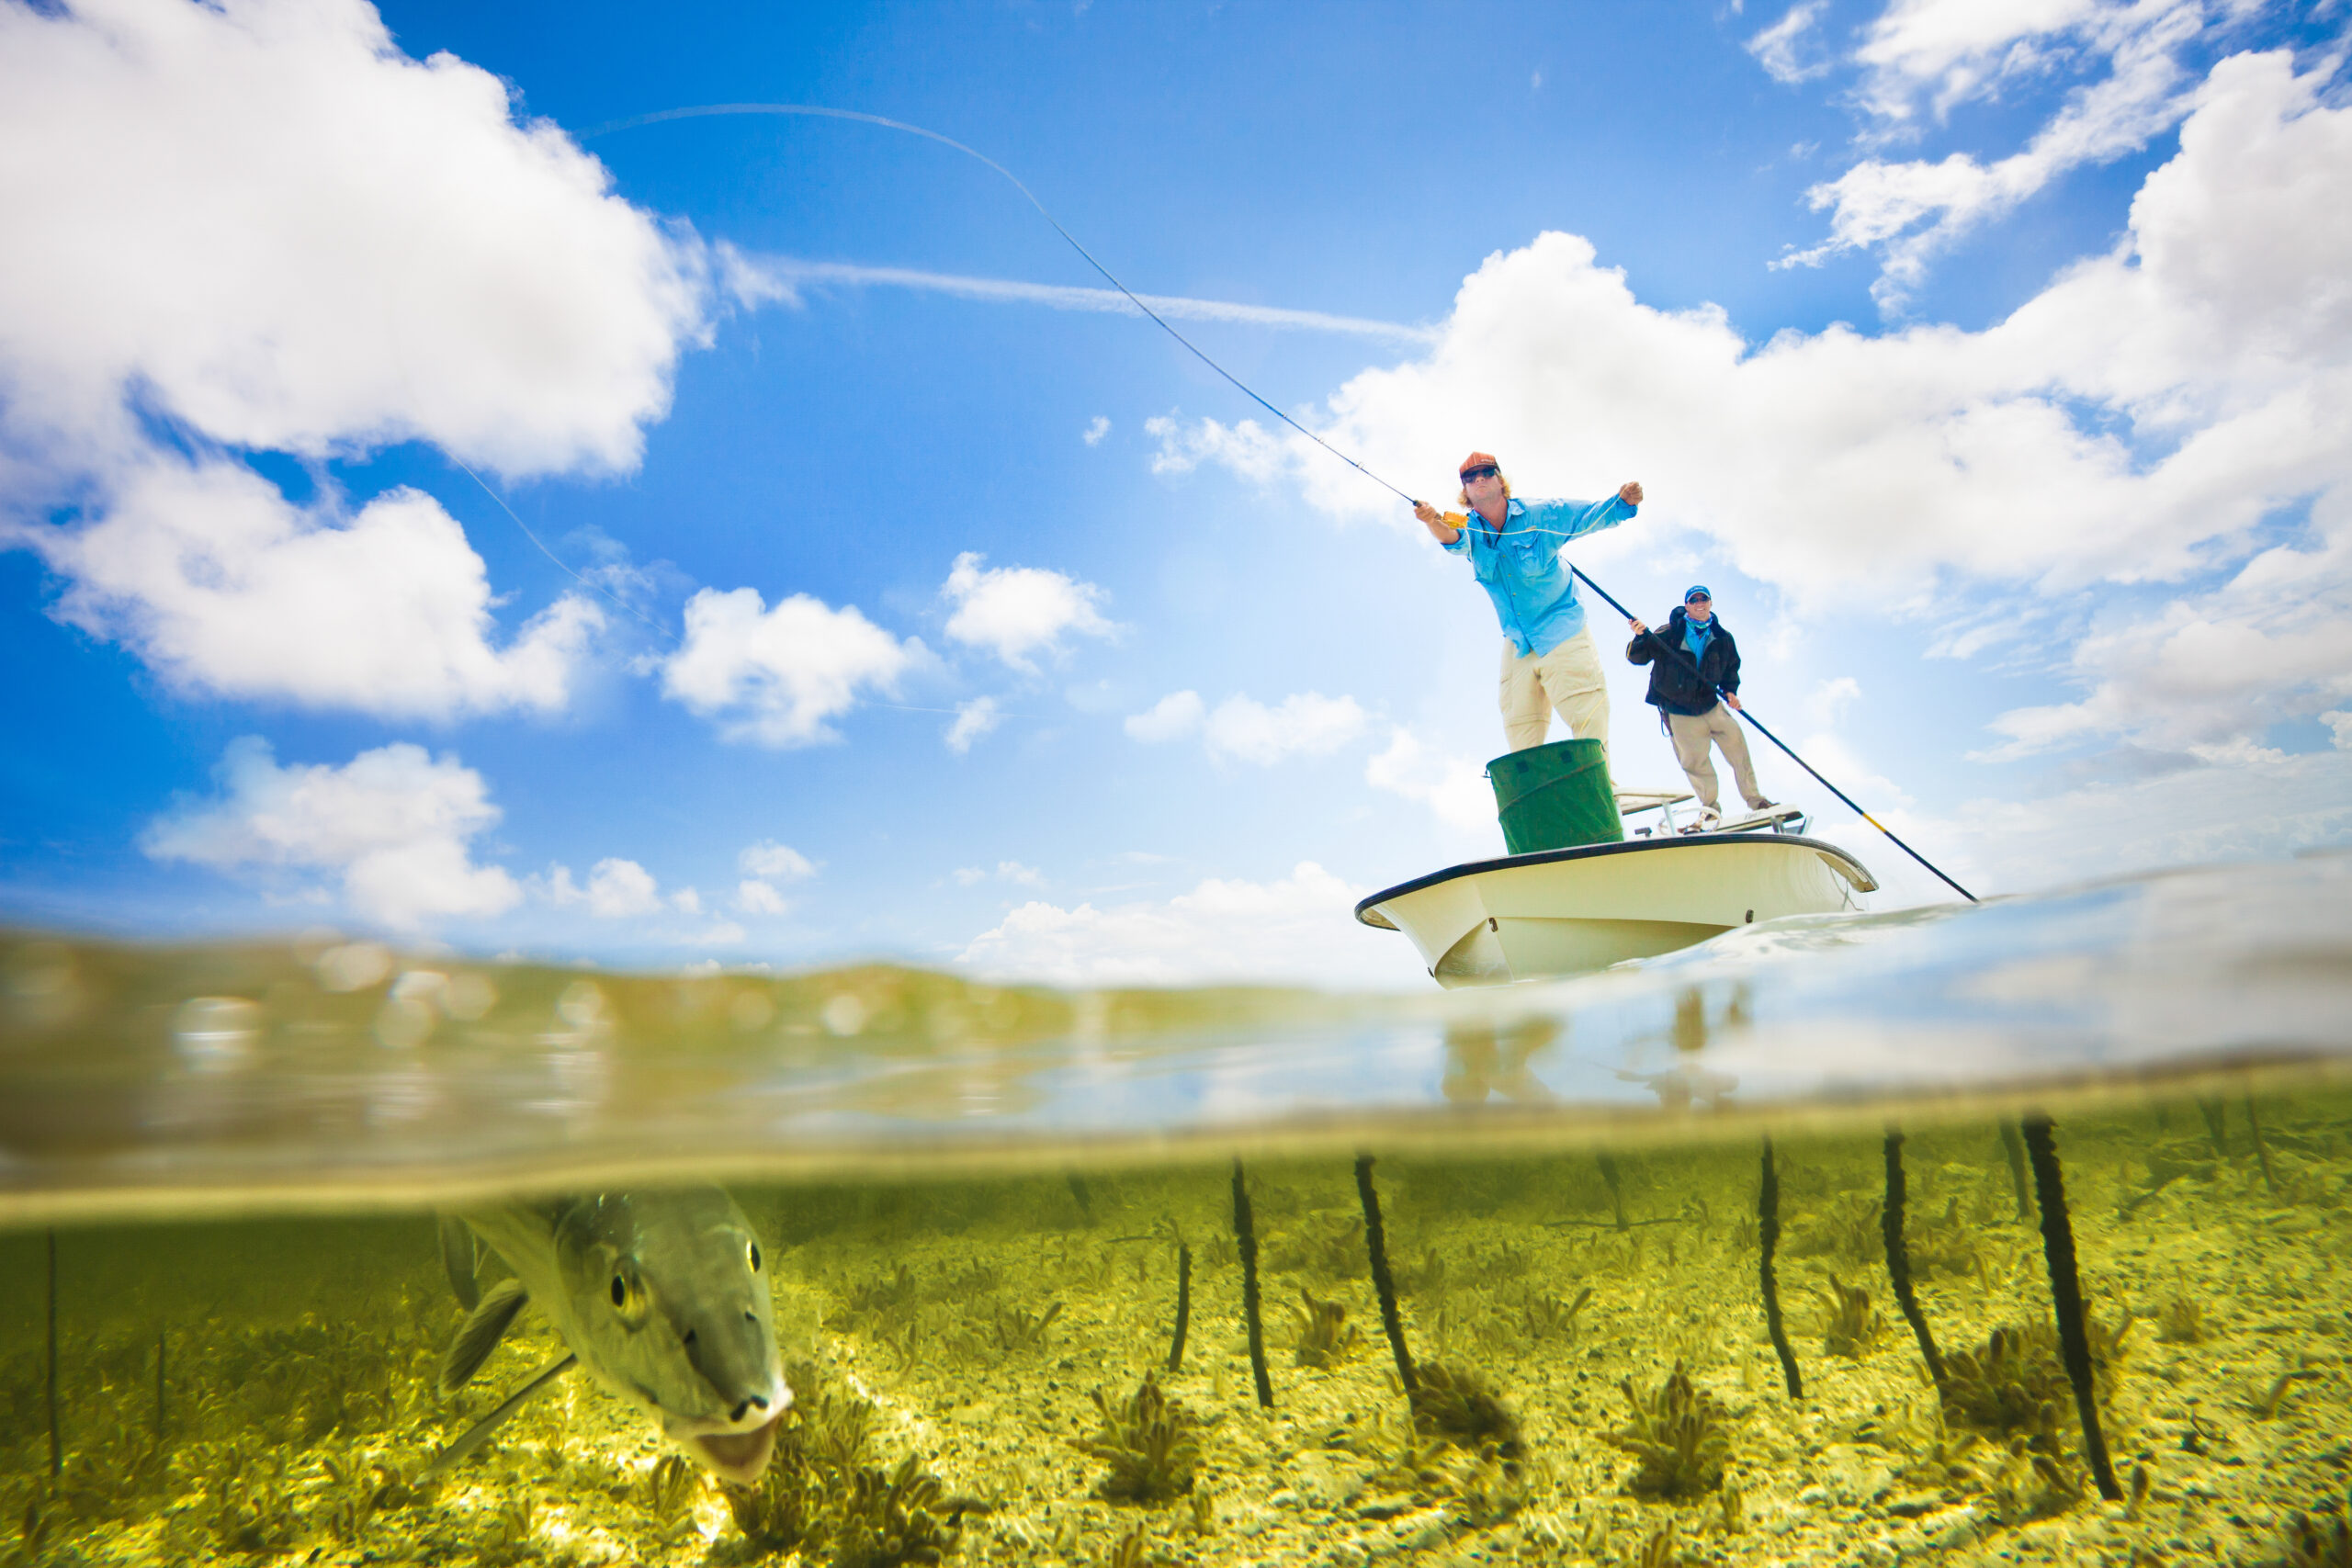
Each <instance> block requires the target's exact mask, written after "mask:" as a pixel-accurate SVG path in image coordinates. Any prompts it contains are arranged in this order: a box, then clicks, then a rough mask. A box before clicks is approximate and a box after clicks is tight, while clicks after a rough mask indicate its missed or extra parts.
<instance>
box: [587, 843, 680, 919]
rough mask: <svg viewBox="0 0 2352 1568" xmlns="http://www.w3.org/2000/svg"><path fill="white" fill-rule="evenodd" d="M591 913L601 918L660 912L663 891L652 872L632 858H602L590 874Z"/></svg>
mask: <svg viewBox="0 0 2352 1568" xmlns="http://www.w3.org/2000/svg"><path fill="white" fill-rule="evenodd" d="M587 899H588V912H589V913H590V914H592V915H594V916H596V917H597V918H598V919H606V920H617V919H624V918H626V917H628V916H630V915H651V914H657V913H659V912H660V911H661V908H662V894H661V891H660V889H659V888H658V887H657V886H655V885H654V881H653V874H652V873H651V872H649V871H647V870H646V869H645V868H644V867H643V866H641V865H639V864H638V863H636V862H635V861H633V860H621V859H618V858H616V857H614V858H607V859H605V860H600V861H598V862H597V863H596V864H595V866H594V869H592V870H591V871H590V872H589V873H588V887H587Z"/></svg>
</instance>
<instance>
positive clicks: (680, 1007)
mask: <svg viewBox="0 0 2352 1568" xmlns="http://www.w3.org/2000/svg"><path fill="white" fill-rule="evenodd" d="M1351 937H1352V938H1360V939H1361V940H1366V941H1378V940H1381V937H1380V934H1379V933H1376V932H1371V931H1362V932H1351ZM2347 1018H2352V858H2346V857H2341V856H2338V857H2327V858H2315V859H2310V860H2303V861H2298V862H2293V863H2286V864H2281V865H2268V866H2245V867H2228V868H2220V869H2212V870H2207V871H2202V872H2197V873H2192V874H2170V875H2165V876H2158V877H2151V878H2144V879H2140V880H2134V881H2126V882H2120V883H2115V884H2111V885H2105V886H2094V887H2089V888H2086V889H2080V890H2076V891H2073V892H2069V893H2063V894H2056V895H2052V896H2048V897H2039V898H2030V899H2016V900H2008V901H2004V902H1999V903H1995V904H1990V905H1986V906H1984V907H1981V908H1951V907H1945V908H1936V909H1931V910H1913V911H1903V912H1897V913H1894V914H1889V915H1877V916H1860V917H1850V916H1849V917H1819V918H1805V919H1795V920H1789V921H1782V922H1776V923H1773V924H1768V925H1761V926H1755V927H1748V928H1744V929H1742V930H1740V931H1734V932H1730V933H1727V934H1726V935H1725V936H1724V937H1722V938H1720V939H1718V940H1716V941H1715V942H1709V943H1706V944H1704V945H1703V946H1702V947H1699V948H1695V949H1692V950H1690V951H1688V952H1685V953H1677V954H1673V955H1670V956H1668V957H1666V958H1661V959H1656V960H1651V961H1649V962H1647V963H1644V964H1629V965H1625V966H1623V967H1621V968H1620V969H1617V970H1612V971H1610V972H1607V973H1604V974H1601V975H1598V976H1589V977H1587V978H1584V979H1579V980H1574V981H1566V982H1559V983H1555V984H1549V985H1542V986H1521V987H1509V988H1507V989H1505V990H1502V991H1498V992H1480V993H1467V994H1458V995H1443V994H1438V993H1434V992H1425V993H1413V994H1404V995H1396V996H1376V995H1375V996H1329V995H1321V994H1317V993H1312V992H1305V991H1284V990H1275V989H1266V988H1255V989H1253V988H1226V989H1203V990H1191V991H1140V990H1137V991H1094V992H1057V991H1052V990H1047V989H1045V988H1042V987H1013V986H986V985H979V984H975V983H972V982H968V981H966V980H962V979H959V978H956V977H953V976H944V975H936V974H926V973H922V972H920V971H913V970H905V969H897V968H890V967H887V966H869V967H865V968H857V969H847V970H839V971H832V972H827V973H821V974H812V975H806V976H793V977H787V978H775V977H770V976H762V975H714V976H659V975H616V974H588V973H582V972H581V971H579V970H576V969H558V968H552V967H545V966H534V965H527V964H495V965H494V964H474V963H470V962H464V961H458V960H452V959H450V958H448V957H446V956H436V957H432V958H424V959H420V958H410V957H406V956H404V955H401V954H398V953H393V952H391V951H390V950H389V949H387V948H385V947H383V946H381V945H379V944H377V943H374V942H344V941H339V940H325V939H319V940H305V941H300V942H290V943H289V942H256V943H253V944H248V945H229V944H222V945H214V946H207V947H199V948H179V949H172V948H138V947H127V946H115V945H107V944H103V943H96V942H66V941H60V940H56V939H52V938H44V937H40V936H34V935H19V936H17V937H15V938H13V939H0V1221H5V1220H6V1218H7V1217H9V1216H14V1217H15V1218H16V1219H17V1221H18V1222H19V1223H23V1222H27V1221H30V1220H34V1219H38V1218H40V1217H42V1216H62V1215H67V1214H74V1213H84V1214H88V1213H108V1212H110V1213H138V1212H149V1213H152V1212H153V1211H154V1210H155V1208H156V1207H157V1206H158V1205H159V1204H162V1205H164V1206H169V1205H171V1204H175V1203H176V1204H186V1203H199V1202H210V1203H225V1204H231V1205H235V1206H244V1207H248V1208H250V1207H252V1206H254V1205H264V1206H284V1205H288V1204H308V1205H311V1206H316V1205H317V1204H320V1203H322V1202H353V1201H371V1202H381V1201H398V1200H399V1198H400V1196H401V1194H402V1193H407V1194H409V1195H410V1197H411V1198H412V1200H413V1199H414V1198H417V1197H421V1196H425V1195H429V1194H434V1193H438V1192H444V1191H447V1190H450V1189H451V1188H452V1187H457V1186H471V1187H473V1188H477V1189H478V1188H480V1187H481V1186H482V1185H483V1184H484V1183H488V1184H491V1185H498V1184H503V1183H510V1182H514V1181H517V1180H537V1181H541V1182H553V1183H558V1184H566V1185H577V1184H579V1183H581V1182H583V1181H594V1180H609V1179H623V1178H624V1177H625V1178H627V1179H641V1178H642V1177H644V1176H645V1175H647V1174H649V1173H662V1172H666V1173H668V1174H670V1175H672V1176H673V1177H676V1176H682V1175H685V1174H688V1173H693V1172H699V1171H706V1170H707V1171H713V1172H717V1173H721V1174H733V1175H741V1174H744V1173H747V1172H755V1171H759V1170H763V1169H765V1170H769V1171H773V1172H777V1173H785V1172H809V1171H816V1170H823V1169H828V1168H836V1167H839V1166H842V1165H850V1166H855V1165H858V1164H861V1163H865V1162H872V1161H875V1160H886V1161H888V1162H890V1163H892V1164H894V1165H907V1164H910V1163H911V1164H917V1165H919V1164H922V1162H924V1161H927V1160H933V1159H938V1158H943V1157H944V1158H949V1159H953V1160H957V1161H960V1162H962V1163H964V1164H965V1165H967V1166H968V1165H969V1164H970V1163H971V1161H973V1160H974V1159H976V1158H979V1157H981V1156H1010V1157H1017V1158H1025V1159H1028V1160H1029V1161H1030V1162H1031V1163H1033V1164H1035V1163H1039V1162H1052V1161H1057V1160H1062V1159H1066V1158H1071V1157H1080V1156H1084V1157H1110V1156H1112V1155H1113V1154H1114V1152H1115V1151H1116V1150H1118V1149H1121V1148H1156V1149H1160V1150H1165V1151H1173V1150H1176V1149H1179V1148H1182V1147H1188V1146H1189V1147H1200V1148H1203V1149H1204V1150H1206V1151H1214V1150H1215V1149H1216V1148H1219V1147H1229V1146H1232V1145H1233V1144H1234V1141H1235V1140H1236V1139H1244V1140H1252V1141H1254V1142H1255V1143H1256V1144H1257V1145H1258V1146H1266V1140H1268V1139H1270V1138H1279V1139H1286V1140H1288V1142H1289V1146H1292V1147H1294V1148H1304V1147H1307V1146H1325V1147H1334V1148H1340V1149H1344V1148H1346V1147H1348V1146H1350V1143H1351V1140H1352V1139H1354V1138H1356V1137H1357V1136H1359V1135H1360V1134H1361V1132H1362V1130H1363V1128H1365V1127H1368V1126H1373V1125H1381V1126H1385V1127H1389V1128H1392V1129H1405V1130H1410V1131H1412V1132H1413V1133H1414V1134H1415V1135H1429V1136H1433V1137H1439V1138H1446V1137H1462V1136H1468V1135H1472V1134H1474V1133H1475V1132H1476V1130H1477V1128H1478V1127H1480V1126H1487V1127H1488V1128H1489V1129H1490V1130H1493V1131H1497V1132H1499V1131H1502V1130H1505V1129H1506V1128H1519V1129H1521V1130H1523V1131H1525V1132H1526V1133H1527V1135H1530V1136H1534V1137H1537V1138H1539V1139H1540V1137H1542V1136H1544V1135H1549V1134H1546V1131H1545V1130H1546V1129H1549V1130H1550V1134H1560V1135H1565V1134H1566V1133H1567V1132H1568V1131H1569V1130H1571V1129H1573V1128H1577V1127H1580V1126H1588V1125H1590V1124H1592V1123H1594V1122H1609V1123H1611V1125H1612V1126H1613V1127H1615V1128H1617V1129H1618V1130H1620V1131H1623V1130H1624V1129H1625V1128H1626V1127H1628V1126H1630V1125H1633V1124H1634V1123H1637V1122H1640V1121H1641V1119H1642V1117H1643V1116H1644V1115H1645V1113H1646V1114H1647V1115H1648V1116H1650V1117H1652V1118H1658V1117H1665V1118H1669V1119H1670V1118H1672V1117H1676V1116H1687V1115H1728V1114H1756V1115H1763V1114H1771V1113H1776V1112H1779V1111H1787V1110H1789V1109H1792V1108H1797V1107H1804V1108H1807V1109H1810V1110H1818V1109H1820V1108H1823V1107H1825V1106H1837V1105H1845V1106H1852V1107H1860V1106H1868V1105H1871V1104H1884V1103H1891V1102H1903V1101H1906V1100H1917V1099H1920V1098H1922V1097H1928V1098H1949V1097H1951V1096H1953V1095H1955V1094H1963V1095H1964V1094H1972V1093H1998V1092H2002V1091H2006V1090H2008V1089H2017V1088H2019V1087H2027V1086H2041V1087H2042V1088H2044V1089H2048V1088H2052V1087H2053V1086H2060V1085H2066V1084H2084V1085H2091V1086H2097V1085H2098V1084H2102V1083H2110V1084H2111V1083H2114V1082H2119V1081H2123V1080H2126V1079H2136V1078H2138V1077H2145V1076H2150V1075H2158V1076H2161V1075H2164V1074H2166V1073H2174V1072H2179V1071H2184V1070H2189V1069H2197V1068H2201V1067H2205V1066H2214V1065H2244V1064H2245V1063H2246V1062H2248V1061H2252V1060H2270V1061H2278V1062H2291V1061H2309V1060H2325V1059H2330V1058H2333V1057H2335V1056H2336V1055H2339V1054H2340V1053H2342V1052H2343V1051H2344V1048H2345V1046H2346V1034H2347V1031H2346V1019H2347Z"/></svg>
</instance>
